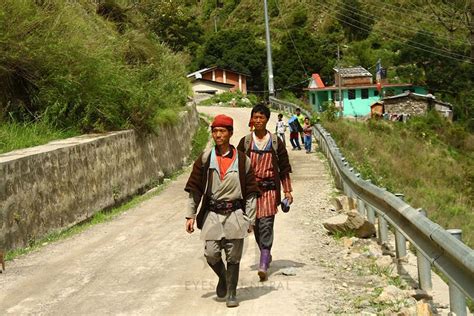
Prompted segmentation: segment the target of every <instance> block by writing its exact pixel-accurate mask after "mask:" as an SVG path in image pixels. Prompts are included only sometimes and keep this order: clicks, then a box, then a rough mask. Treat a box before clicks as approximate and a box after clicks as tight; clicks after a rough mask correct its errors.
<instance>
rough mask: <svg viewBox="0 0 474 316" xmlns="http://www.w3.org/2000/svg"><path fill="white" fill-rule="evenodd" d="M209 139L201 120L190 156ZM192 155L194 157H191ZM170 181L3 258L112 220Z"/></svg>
mask: <svg viewBox="0 0 474 316" xmlns="http://www.w3.org/2000/svg"><path fill="white" fill-rule="evenodd" d="M208 141H209V132H208V129H207V124H205V123H204V122H203V121H201V123H200V126H199V128H198V130H197V132H196V134H195V135H194V137H193V140H192V149H191V153H190V158H192V159H195V158H196V157H197V155H199V153H200V152H202V151H203V150H204V148H205V147H206V144H207V142H208ZM193 156H194V157H193ZM184 170H185V168H182V169H181V170H178V171H176V172H174V173H173V174H172V175H171V176H170V178H169V179H170V180H174V179H176V178H177V177H178V176H179V175H180V174H182V173H183V172H184ZM170 183H171V181H165V182H164V183H162V184H156V183H155V185H156V186H155V189H152V190H150V191H148V192H147V193H145V194H143V195H138V196H135V197H133V198H131V199H130V200H129V201H128V202H125V203H124V204H121V205H119V206H117V207H114V208H112V209H109V210H102V211H98V212H96V213H95V214H94V215H93V216H92V217H91V218H89V219H88V220H86V221H83V222H81V223H79V224H77V225H74V226H72V227H70V228H67V229H64V230H57V231H54V232H51V233H50V234H48V235H46V236H45V237H43V238H40V239H37V240H32V241H31V242H30V244H29V245H28V247H24V248H17V249H13V250H9V251H7V253H6V255H5V260H7V261H9V260H13V259H15V258H17V257H19V256H22V255H25V254H28V253H30V252H32V251H35V250H38V249H40V248H41V247H44V246H46V245H47V244H50V243H52V242H56V241H59V240H63V239H66V238H69V237H71V236H74V235H77V234H79V233H81V232H83V231H85V230H87V229H88V228H90V227H92V226H95V225H97V224H101V223H105V222H108V221H111V220H113V219H114V218H116V217H117V216H118V215H120V214H122V213H123V212H125V211H127V210H129V209H131V208H133V207H136V206H137V205H139V204H140V203H142V202H144V201H146V200H148V199H150V198H152V197H154V196H156V195H158V194H159V193H160V192H162V191H163V190H164V189H166V187H167V186H168V185H169V184H170Z"/></svg>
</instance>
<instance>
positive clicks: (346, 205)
mask: <svg viewBox="0 0 474 316" xmlns="http://www.w3.org/2000/svg"><path fill="white" fill-rule="evenodd" d="M338 200H339V202H340V204H341V206H342V210H343V211H350V210H351V209H353V207H352V201H351V198H350V197H348V196H345V195H343V196H341V197H339V198H338Z"/></svg>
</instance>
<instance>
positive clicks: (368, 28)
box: [322, 5, 466, 61]
mask: <svg viewBox="0 0 474 316" xmlns="http://www.w3.org/2000/svg"><path fill="white" fill-rule="evenodd" d="M322 6H323V7H324V8H326V9H327V10H330V9H331V8H330V7H328V6H326V5H322ZM325 12H326V13H328V11H325ZM337 15H340V16H343V17H345V18H347V19H350V20H352V21H354V22H356V23H359V24H361V25H365V26H366V27H367V29H366V28H360V27H358V26H357V25H354V24H351V23H349V22H347V21H346V20H341V19H339V18H337V16H334V17H335V18H336V19H338V20H339V21H341V22H343V23H347V24H350V25H352V26H354V27H357V28H359V29H361V30H363V31H367V32H370V31H371V28H372V26H371V25H368V24H367V23H364V22H361V21H358V20H356V19H354V18H353V17H350V16H347V15H345V14H342V13H337ZM372 32H377V31H374V30H372ZM380 32H381V33H382V34H384V35H386V36H389V37H390V36H394V37H397V38H399V39H402V40H405V41H409V42H411V43H414V44H415V45H420V46H423V47H426V48H427V49H431V50H432V49H434V50H437V51H439V52H441V53H447V54H450V55H452V56H453V58H456V59H460V58H457V57H456V56H459V57H461V60H463V61H464V60H465V59H464V57H466V56H465V55H462V54H458V53H455V52H452V51H448V50H445V49H441V48H435V47H432V46H429V45H426V44H423V43H417V42H413V41H412V40H410V39H406V38H404V37H401V36H398V35H389V33H387V32H382V31H380Z"/></svg>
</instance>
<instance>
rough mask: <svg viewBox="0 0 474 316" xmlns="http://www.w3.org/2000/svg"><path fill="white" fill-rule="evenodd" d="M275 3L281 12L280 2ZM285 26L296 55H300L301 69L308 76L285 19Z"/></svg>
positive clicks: (275, 0)
mask: <svg viewBox="0 0 474 316" xmlns="http://www.w3.org/2000/svg"><path fill="white" fill-rule="evenodd" d="M274 3H275V5H276V7H277V9H278V11H279V12H281V9H280V6H279V5H278V1H277V0H274ZM282 21H283V24H284V25H285V29H286V33H288V36H289V37H290V40H291V43H292V44H293V47H294V48H295V52H296V55H298V59H299V61H300V64H301V67H302V68H303V71H304V74H305V75H306V76H308V72H307V71H306V67H305V66H304V63H303V60H302V59H301V56H300V53H299V52H298V48H297V47H296V44H295V41H294V40H293V36H291V32H290V31H289V29H288V26H287V25H286V22H285V19H282Z"/></svg>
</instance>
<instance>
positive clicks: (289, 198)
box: [285, 192, 293, 204]
mask: <svg viewBox="0 0 474 316" xmlns="http://www.w3.org/2000/svg"><path fill="white" fill-rule="evenodd" d="M285 197H286V198H287V199H288V202H289V203H290V204H291V203H293V195H291V192H285Z"/></svg>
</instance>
